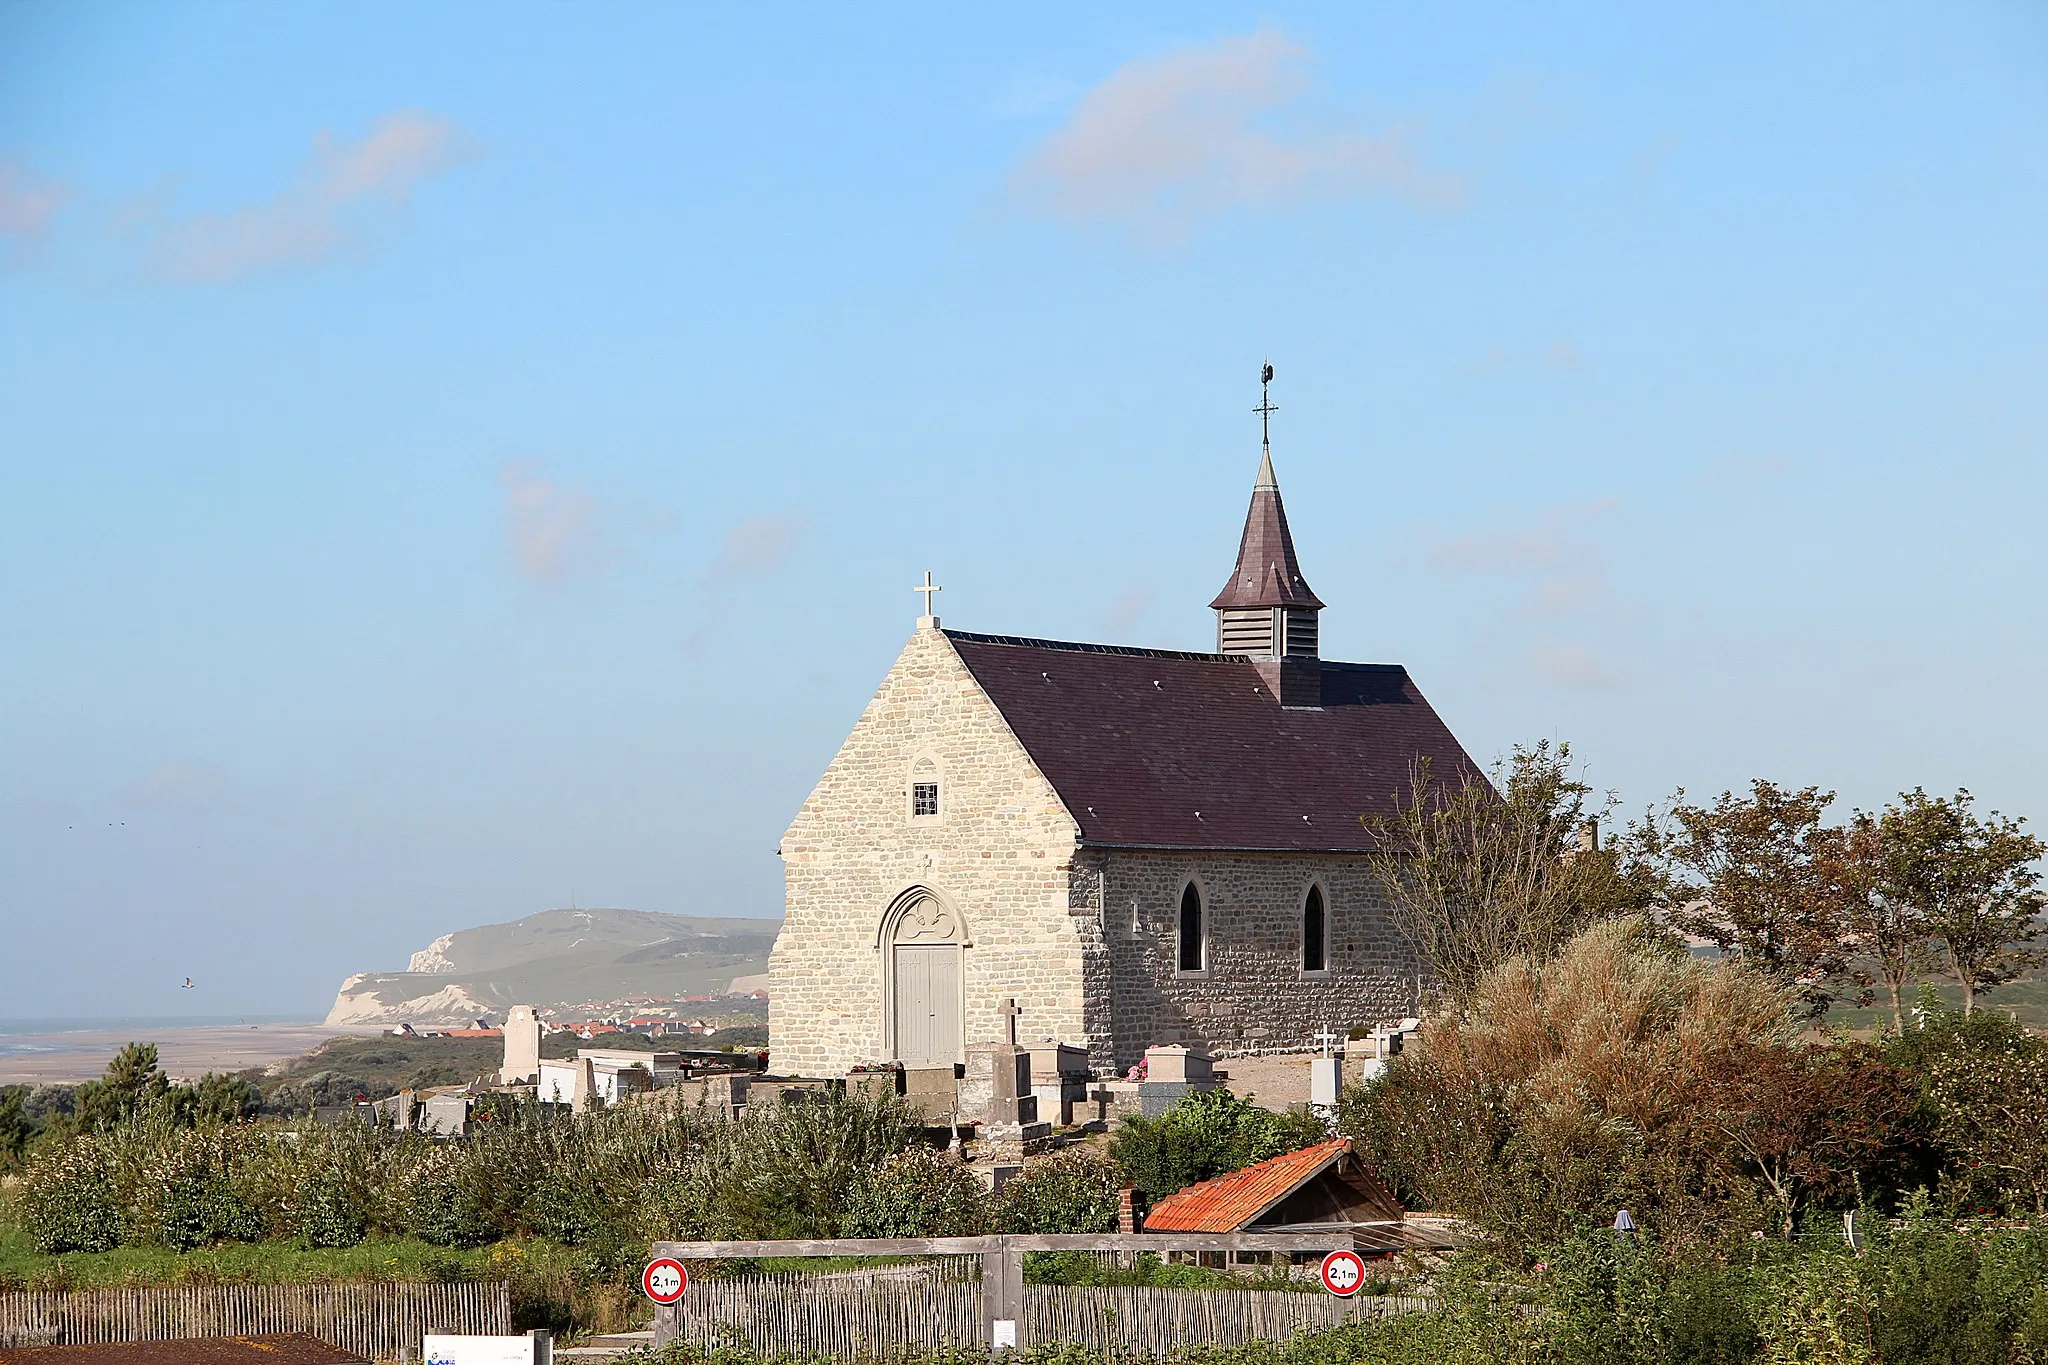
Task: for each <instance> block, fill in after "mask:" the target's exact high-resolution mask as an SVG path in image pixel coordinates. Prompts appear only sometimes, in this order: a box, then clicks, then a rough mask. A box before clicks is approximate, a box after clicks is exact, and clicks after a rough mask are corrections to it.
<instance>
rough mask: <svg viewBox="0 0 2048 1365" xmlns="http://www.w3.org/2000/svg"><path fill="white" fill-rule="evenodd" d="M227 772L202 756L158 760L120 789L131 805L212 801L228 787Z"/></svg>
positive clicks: (190, 804)
mask: <svg viewBox="0 0 2048 1365" xmlns="http://www.w3.org/2000/svg"><path fill="white" fill-rule="evenodd" d="M227 786H228V780H227V774H225V773H223V772H222V771H221V770H220V769H219V768H217V767H215V766H214V765H213V764H211V763H208V762H206V761H205V760H204V759H187V760H184V761H181V762H173V763H159V764H158V765H157V766H156V767H154V768H151V769H150V770H149V771H148V772H146V773H143V774H142V775H141V776H140V777H137V778H136V779H135V780H134V781H132V782H130V783H129V784H128V785H127V786H126V787H125V788H124V789H123V790H122V792H121V796H122V799H123V800H125V801H127V802H128V803H129V804H130V805H135V806H144V807H148V808H150V809H155V810H168V809H173V808H179V807H183V808H190V807H194V806H204V805H208V804H211V803H212V802H213V801H214V800H216V799H218V798H219V797H220V796H221V794H222V793H223V792H225V791H226V790H227Z"/></svg>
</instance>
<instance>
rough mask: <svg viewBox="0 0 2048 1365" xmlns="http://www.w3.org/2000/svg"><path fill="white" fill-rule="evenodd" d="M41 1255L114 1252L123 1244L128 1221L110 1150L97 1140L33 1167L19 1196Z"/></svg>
mask: <svg viewBox="0 0 2048 1365" xmlns="http://www.w3.org/2000/svg"><path fill="white" fill-rule="evenodd" d="M15 1202H16V1206H17V1207H18V1208H19V1209H20V1211H21V1219H22V1223H23V1224H24V1225H25V1226H26V1227H27V1228H28V1234H29V1237H30V1238H31V1239H32V1240H33V1241H34V1242H35V1245H36V1250H37V1251H40V1252H42V1253H43V1254H44V1255H46V1256H48V1255H56V1254H58V1253H60V1252H66V1251H111V1250H112V1249H113V1248H115V1247H117V1246H119V1245H120V1244H121V1234H122V1231H123V1226H122V1224H123V1221H124V1220H123V1218H122V1209H121V1202H120V1195H119V1192H118V1190H117V1188H116V1183H115V1171H114V1168H113V1166H112V1164H111V1163H110V1162H109V1161H108V1159H107V1150H106V1145H105V1143H103V1142H102V1141H101V1140H100V1139H98V1138H96V1137H93V1136H91V1135H86V1136H82V1137H77V1138H73V1139H72V1140H71V1141H70V1142H68V1143H65V1144H64V1145H63V1146H61V1147H57V1148H55V1149H53V1150H51V1151H47V1152H44V1153H42V1154H41V1155H39V1156H37V1157H35V1158H34V1159H32V1160H31V1161H30V1162H29V1165H28V1170H27V1171H26V1173H24V1175H23V1177H22V1182H21V1188H20V1189H19V1190H18V1191H17V1192H16V1194H15Z"/></svg>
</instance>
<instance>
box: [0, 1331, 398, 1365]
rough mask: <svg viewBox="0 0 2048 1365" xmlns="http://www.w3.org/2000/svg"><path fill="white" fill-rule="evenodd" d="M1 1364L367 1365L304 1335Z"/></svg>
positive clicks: (123, 1344)
mask: <svg viewBox="0 0 2048 1365" xmlns="http://www.w3.org/2000/svg"><path fill="white" fill-rule="evenodd" d="M0 1365H367V1362H364V1360H363V1357H361V1356H359V1355H357V1354H356V1353H355V1352H353V1351H344V1350H342V1349H341V1348H340V1347H338V1346H330V1345H328V1344H327V1343H326V1342H324V1341H322V1340H321V1339H320V1338H318V1337H316V1336H312V1335H309V1334H308V1333H305V1332H281V1333H277V1334H274V1335H270V1336H250V1337H184V1338H180V1339H178V1340H174V1341H113V1342H100V1343H94V1344H91V1345H79V1346H12V1347H8V1346H0Z"/></svg>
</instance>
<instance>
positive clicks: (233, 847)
mask: <svg viewBox="0 0 2048 1365" xmlns="http://www.w3.org/2000/svg"><path fill="white" fill-rule="evenodd" d="M2044 229H2048V11H2044V10H2042V9H2041V8H2040V7H2039V6H2035V5H2029V4H2019V3H2015V4H2010V5H1993V4H1954V3H1950V4H1928V5H1920V6H1893V5H1868V6H1848V5H1839V4H1824V5H1819V4H1816V5H1801V4H1790V5H1787V4H1773V5H1754V6H1741V5H1730V6H1712V7H1705V8H1704V9H1703V8H1702V7H1698V6H1667V7H1662V8H1658V7H1646V6H1612V7H1597V6H1558V7H1542V8H1541V12H1540V13H1537V12H1534V11H1532V10H1531V9H1530V7H1526V6H1509V5H1503V6H1499V7H1485V6H1479V7H1470V6H1428V7H1416V6H1395V5H1365V4H1343V5H1331V6H1315V5H1281V6H1273V7H1266V8H1248V7H1238V6H1222V5H1199V4H1174V5H1156V6H1148V5H1127V6H1118V7H1102V6H1070V7H1055V6H1030V7H1023V6H1016V7H1007V8H1005V7H996V6H964V5H963V6H940V5H915V6H911V5H900V6H891V5H848V4H840V5H829V6H826V5H819V6H784V7H779V8H771V7H731V6H715V7H714V6H684V5H659V6H656V5H623V4H621V5H610V6H602V7H599V6H577V7H567V6H558V5H518V4H491V5H482V4H474V5H460V4H449V5H440V6H417V5H376V4H362V5H350V6H328V7H315V6H310V5H297V6H258V5H247V4H237V5H192V4H147V5H145V4H126V5H124V4H113V3H109V4H101V5H93V6H84V5H67V4H60V3H22V4H15V5H9V6H6V7H5V8H0V620H4V622H5V639H4V644H0V929H4V944H0V1015H16V1016H18V1015H49V1014H65V1015H79V1014H101V1013H153V1012H159V1011H167V1010H175V1009H186V1010H189V1011H192V1012H195V1013H223V1012H233V1011H241V1010H246V1011H251V1012H305V1013H317V1012H319V1011H321V1010H324V1008H325V1006H326V1003H327V1001H328V1000H329V999H330V998H331V993H332V991H333V989H334V987H335V985H336V984H337V982H338V981H339V979H340V977H341V976H342V975H343V974H345V973H347V972H350V971H356V970H362V969H370V968H382V969H392V968H396V967H400V966H402V965H403V963H404V959H405V955H406V954H407V953H408V952H410V951H411V950H412V949H414V948H417V947H420V946H423V945H424V944H425V943H426V942H427V941H428V940H429V939H431V938H433V937H434V936H435V935H437V934H439V933H442V932H445V931H447V930H451V929H456V928H461V927H465V926H468V925H471V924H476V923H482V922H488V921H492V920H498V919H509V918H513V917H516V916H518V915H522V914H526V913H530V912H532V911H536V910H540V909H544V908H547V907H550V906H555V905H562V904H566V903H568V902H569V901H570V899H571V898H572V896H573V897H574V899H575V900H576V901H577V902H578V903H580V904H584V905H620V906H631V907H636V908H641V909H650V910H666V911H675V912H682V913H698V914H742V915H757V914H772V913H775V912H776V910H777V908H778V906H779V899H780V865H779V863H778V862H777V860H776V857H775V845H776V841H777V839H778V837H779V835H780V833H781V831H782V829H783V827H784V826H785V824H786V823H787V821H788V819H789V818H790V816H791V815H792V814H793V813H794V811H795V809H796V807H797V805H798V804H799V802H800V801H801V800H802V798H803V795H804V793H805V792H806V791H807V790H808V788H809V785H810V783H811V782H812V781H813V779H814V778H815V777H816V775H817V773H818V772H819V770H820V769H821V768H822V767H823V765H824V763H825V762H826V761H827V760H828V759H829V757H830V756H831V753H832V751H833V749H834V748H835V747H836V745H837V744H838V742H839V740H840V739H841V738H842V736H843V735H844V733H845V731H846V729H847V727H848V726H849V725H850V724H851V722H852V721H853V719H854V717H855V716H856V715H857V714H858V713H859V711H860V708H861V706H862V705H863V704H864V703H865V701H866V699H867V697H868V696H869V694H870V693H871V692H872V690H873V688H874V686H875V684H876V682H877V681H878V680H879V678H880V677H881V675H882V673H883V672H884V670H885V669H886V668H887V667H888V664H889V661H890V659H891V658H892V657H893V656H894V654H895V652H896V650H897V649H898V648H899V647H900V645H901V643H902V641H903V639H904V637H905V636H906V635H907V633H908V631H909V630H910V628H911V624H912V620H913V618H914V617H915V615H916V614H917V611H918V599H916V598H915V597H913V596H912V595H911V593H910V591H909V590H910V587H911V585H912V584H913V583H914V582H916V581H917V579H918V577H919V575H920V574H921V573H922V572H923V571H924V570H926V569H931V570H933V571H934V573H935V574H936V575H937V577H938V580H939V581H940V582H941V583H942V584H944V586H945V591H944V593H943V594H942V595H941V597H940V601H939V609H940V611H941V613H942V614H943V616H944V617H945V619H946V621H947V623H948V624H949V625H954V626H959V627H962V628H967V629H976V630H987V631H998V632H1005V633H1016V634H1033V635H1045V636H1052V637H1057V638H1070V639H1090V640H1111V641H1116V642H1121V643H1134V644H1144V645H1155V646H1162V647H1173V648H1194V649H1200V648H1206V647H1208V646H1209V644H1210V642H1211V639H1212V629H1213V627H1212V625H1211V619H1210V615H1209V613H1208V612H1207V611H1206V610H1205V604H1206V603H1207V601H1208V600H1209V598H1210V597H1211V596H1212V595H1213V594H1214V592H1215V591H1216V589H1217V588H1218V586H1220V584H1221V582H1222V580H1223V577H1224V575H1225V574H1226V573H1227V571H1228V568H1229V565H1230V560H1231V558H1232V555H1233V552H1234V550H1235V545H1236V537H1237V532H1238V529H1239V526H1240V523H1241V519H1242V516H1243V510H1244V504H1245V501H1246V498H1247V496H1248V493H1249V489H1250V484H1251V480H1252V475H1253V472H1254V469H1255V466H1256V462H1257V439H1258V429H1257V422H1256V419H1255V418H1253V417H1252V415H1251V413H1250V409H1251V407H1252V406H1253V404H1254V403H1255V402H1256V401H1257V396H1258V395H1257V385H1256V372H1257V366H1258V363H1259V361H1260V359H1261V358H1262V357H1264V356H1267V355H1270V356H1271V357H1272V360H1273V363H1274V364H1275V366H1276V367H1277V369H1278V372H1279V376H1278V380H1277V382H1276V384H1275V388H1274V399H1275V401H1276V402H1277V403H1279V404H1280V406H1281V409H1282V410H1281V412H1280V413H1279V415H1278V416H1277V417H1276V418H1275V424H1274V457H1275V462H1276V465H1277V467H1278V470H1279V474H1280V481H1281V485H1282V488H1283V489H1284V491H1285V493H1286V495H1287V498H1288V506H1289V511H1290V514H1291V517H1292V520H1293V523H1294V528H1295V532H1296V538H1297V540H1298V542H1299V545H1300V549H1301V555H1302V560H1303V564H1304V567H1305V569H1306V571H1307V573H1308V576H1309V578H1310V581H1311V582H1312V583H1313V584H1314V586H1315V588H1316V590H1317V592H1318V593H1319V594H1320V595H1321V596H1322V597H1323V598H1325V599H1326V600H1327V601H1328V602H1329V603H1330V609H1329V610H1328V611H1327V612H1326V613H1325V616H1324V641H1325V653H1326V654H1329V655H1331V656H1334V657H1340V658H1348V659H1359V660H1373V661H1385V660H1392V661H1399V662H1402V663H1405V664H1407V665H1408V666H1409V667H1410V669H1411V670H1412V671H1413V673H1414V675H1415V676H1416V678H1417V680H1418V681H1419V683H1420V684H1421V686H1422V687H1423V689H1424V690H1425V691H1426V693H1427V694H1428V695H1429V696H1430V697H1431V699H1432V700H1433V701H1434V702H1435V703H1436V705H1437V707H1438V708H1439V709H1440V710H1441V711H1442V712H1443V714H1444V715H1445V717H1446V718H1447V719H1448V721H1449V722H1450V724H1451V726H1452V728H1453V729H1454V730H1455V731H1456V732H1457V733H1458V735H1459V736H1460V737H1461V738H1462V739H1463V740H1464V742H1465V743H1466V745H1467V747H1468V748H1470V749H1471V750H1472V751H1473V752H1474V753H1475V754H1478V755H1480V756H1481V757H1490V756H1492V755H1495V754H1497V753H1500V752H1502V751H1503V750H1505V749H1506V748H1508V747H1509V746H1511V745H1512V744H1514V743H1516V742H1518V741H1529V740H1533V739H1536V738H1538V737H1542V736H1552V737H1560V738H1565V739H1568V740H1570V741H1571V742H1572V743H1573V744H1574V746H1575V747H1576V749H1577V751H1578V753H1579V754H1580V756H1581V757H1582V758H1583V759H1584V760H1585V761H1586V763H1587V765H1588V775H1589V776H1590V778H1591V779H1592V780H1593V781H1594V782H1596V783H1597V784H1599V785H1601V786H1605V787H1614V788H1617V789H1619V790H1620V791H1621V793H1622V795H1623V797H1624V798H1625V800H1626V801H1627V802H1628V803H1629V805H1630V806H1631V807H1636V808H1639V807H1641V806H1642V805H1643V804H1645V803H1647V802H1650V801H1652V800H1657V799H1661V798H1664V797H1666V796H1668V794H1669V793H1670V792H1671V790H1672V789H1673V788H1675V787H1679V786H1684V787H1686V788H1688V789H1689V790H1691V791H1693V792H1696V793H1710V792H1714V791H1719V790H1720V789H1721V788H1723V787H1725V786H1730V785H1740V784H1742V783H1745V782H1747V781H1748V780H1749V779H1750V778H1752V777H1756V776H1767V777H1771V778H1773V779H1775V780H1778V781H1781V782H1792V783H1800V784H1804V783H1808V782H1815V783H1820V784H1823V785H1825V786H1828V787H1831V788H1834V789H1836V790H1838V791H1840V792H1841V794H1842V801H1843V807H1844V809H1846V808H1847V806H1849V805H1852V804H1861V805H1866V806H1868V805H1871V804H1873V803H1877V802H1881V801H1882V800H1884V799H1885V798H1886V797H1887V796H1889V795H1890V794H1892V793H1894V792H1896V791H1898V790H1899V789H1900V788H1902V787H1909V786H1912V785H1915V784H1925V785H1926V786H1928V787H1929V788H1930V789H1951V788H1953V787H1955V786H1957V785H1967V786H1969V787H1970V788H1971V789H1973V790H1974V791H1976V792H1977V793H1978V795H1979V796H1980V798H1981V799H1982V800H1983V801H1984V803H1985V804H1987V805H1991V806H1996V807H1999V808H2001V809H2005V810H2009V811H2017V812H2021V813H2028V814H2032V815H2034V816H2035V817H2037V818H2041V819H2048V776H2044V774H2048V764H2044V762H2043V759H2044V756H2048V755H2044V745H2043V741H2042V724H2041V721H2042V705H2041V698H2042V697H2043V695H2044V694H2048V630H2044V612H2043V610H2042V583H2043V580H2044V568H2048V563H2044V560H2048V556H2044V552H2043V550H2042V548H2041V537H2040V532H2039V523H2040V508H2041V506H2042V504H2043V501H2044V494H2048V474H2044V472H2043V471H2044V461H2043V458H2042V457H2043V454H2044V446H2048V384H2044V383H2043V380H2044V377H2048V231H2044ZM186 975H191V976H193V977H194V978H195V979H196V980H197V981H198V983H199V985H198V988H197V989H195V990H193V991H190V992H186V991H182V990H180V989H179V988H178V987H179V983H180V982H181V981H182V979H183V978H184V977H185V976H186Z"/></svg>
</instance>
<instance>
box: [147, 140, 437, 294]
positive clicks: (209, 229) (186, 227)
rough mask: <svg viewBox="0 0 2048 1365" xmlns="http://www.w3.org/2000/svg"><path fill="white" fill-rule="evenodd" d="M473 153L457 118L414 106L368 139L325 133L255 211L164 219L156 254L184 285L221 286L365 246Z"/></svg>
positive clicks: (158, 263) (153, 247) (156, 261)
mask: <svg viewBox="0 0 2048 1365" xmlns="http://www.w3.org/2000/svg"><path fill="white" fill-rule="evenodd" d="M469 151H470V148H469V145H468V142H467V140H466V139H465V138H464V137H463V135H462V132H461V130H460V129H458V128H457V127H456V126H455V125H454V124H453V123H450V122H449V121H448V120H446V119H442V118H436V117H434V116H433V115H431V114H425V113H421V112H418V111H413V110H402V111H400V112H397V113H392V114H386V115H385V116H384V117H383V118H381V119H379V120H377V122H376V123H375V124H374V125H373V126H372V127H371V129H370V131H369V132H368V134H366V135H365V136H364V137H363V138H362V139H361V140H360V141H355V142H345V141H341V140H339V139H337V138H335V137H333V136H332V135H330V134H328V133H326V132H321V133H319V134H317V135H316V136H315V137H314V139H313V150H312V154H311V156H309V157H308V158H307V161H306V164H305V166H304V167H303V168H302V169H301V170H300V172H299V178H298V180H297V182H296V183H294V184H293V185H291V186H290V187H288V188H286V189H284V190H282V191H280V192H279V193H277V194H276V195H273V196H272V197H271V198H269V199H266V200H263V201H262V202H261V203H256V204H251V205H249V206H247V207H246V208H240V209H234V210H231V211H229V212H226V213H201V214H195V215H193V216H191V217H188V218H183V219H178V220H175V221H171V222H167V223H160V224H159V225H158V226H157V227H156V228H155V230H154V232H153V234H152V236H151V239H150V242H149V248H148V249H149V254H150V258H151V261H152V263H153V265H154V266H155V268H156V269H157V270H158V271H159V272H160V273H161V274H163V275H164V276H165V277H166V278H169V279H172V280H176V281H178V282H180V283H186V284H219V283H224V282H227V281H230V280H237V279H241V278H243V277H244V276H247V275H251V274H255V273H258V272H261V271H266V270H277V269H286V268H289V267H293V266H310V265H318V264H320V263H322V262H324V261H328V260H331V259H333V258H334V257H336V256H339V255H342V254H344V253H347V252H352V251H359V250H362V249H363V248H364V247H365V246H366V245H367V243H368V241H369V238H370V235H371V234H372V232H373V231H374V230H375V229H376V228H377V227H378V226H379V225H380V223H381V222H382V221H383V220H384V218H385V216H387V215H388V214H390V213H391V212H392V211H394V210H396V209H398V208H402V207H403V206H404V205H405V204H406V202H407V201H408V200H409V199H410V198H411V196H412V192H413V190H414V189H415V188H417V187H418V186H419V185H420V184H422V183H424V182H425V181H427V180H430V179H432V178H433V177H435V176H437V175H440V174H442V173H443V172H445V171H447V170H448V169H449V168H450V167H451V166H454V165H455V164H456V163H457V162H459V161H461V160H462V159H463V158H464V157H466V156H467V155H468V154H469Z"/></svg>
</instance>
